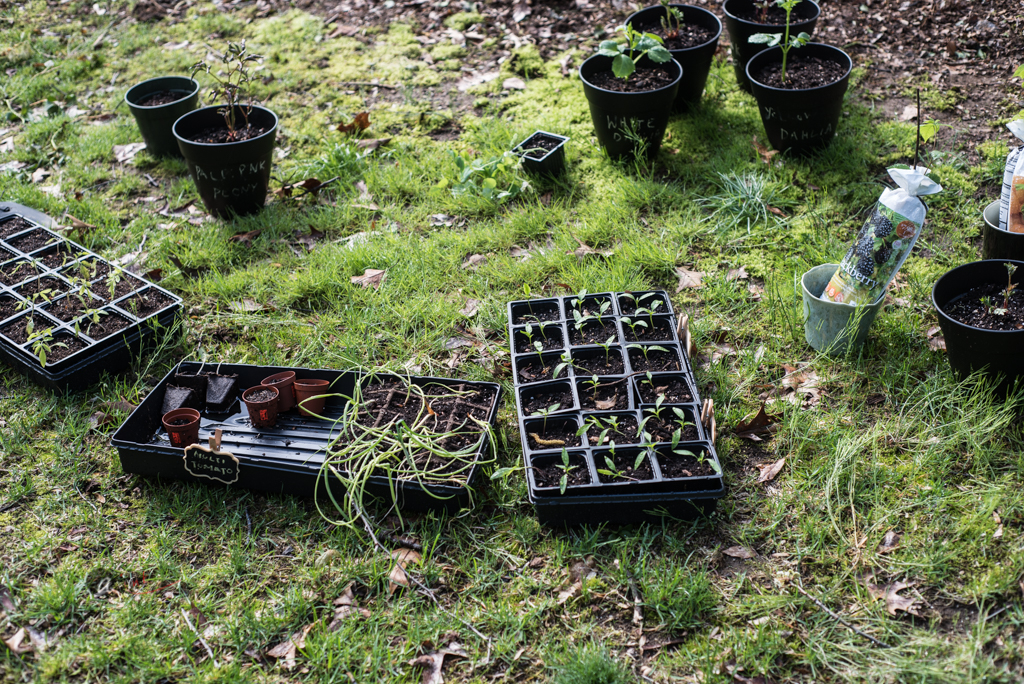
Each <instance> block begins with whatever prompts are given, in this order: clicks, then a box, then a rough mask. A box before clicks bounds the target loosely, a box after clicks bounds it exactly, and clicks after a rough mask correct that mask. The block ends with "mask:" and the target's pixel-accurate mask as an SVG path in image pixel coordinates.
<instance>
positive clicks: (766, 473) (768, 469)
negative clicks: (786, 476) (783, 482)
mask: <svg viewBox="0 0 1024 684" xmlns="http://www.w3.org/2000/svg"><path fill="white" fill-rule="evenodd" d="M784 465H786V459H785V458H780V459H779V460H778V461H776V462H775V463H765V464H764V465H759V466H757V469H758V470H760V471H761V475H760V476H759V477H758V478H757V481H758V483H761V482H771V481H772V480H774V479H775V476H776V475H778V474H779V472H780V471H781V470H782V466H784Z"/></svg>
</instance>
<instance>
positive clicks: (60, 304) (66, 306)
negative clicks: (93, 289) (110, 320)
mask: <svg viewBox="0 0 1024 684" xmlns="http://www.w3.org/2000/svg"><path fill="white" fill-rule="evenodd" d="M86 301H88V300H86ZM87 308H88V307H87V306H86V304H85V303H84V302H82V300H80V299H79V298H78V297H75V296H74V295H72V296H70V297H64V298H63V299H61V300H60V301H57V302H54V303H53V304H51V305H49V306H47V307H46V308H45V311H46V313H48V314H50V315H51V316H55V317H57V318H59V319H60V320H61V321H63V322H64V323H67V322H68V321H73V320H75V319H76V318H78V317H79V316H81V315H82V314H83V313H85V311H86V309H87Z"/></svg>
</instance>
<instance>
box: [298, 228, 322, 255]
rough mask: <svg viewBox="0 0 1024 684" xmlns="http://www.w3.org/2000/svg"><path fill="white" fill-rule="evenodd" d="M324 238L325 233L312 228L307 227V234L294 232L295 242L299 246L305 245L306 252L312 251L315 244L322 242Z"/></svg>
mask: <svg viewBox="0 0 1024 684" xmlns="http://www.w3.org/2000/svg"><path fill="white" fill-rule="evenodd" d="M324 237H326V233H324V232H323V231H319V230H317V229H316V228H314V227H313V226H310V227H309V232H308V233H300V232H298V231H295V242H296V243H298V244H300V245H305V246H306V249H307V250H312V249H313V248H314V247H316V243H318V242H320V241H321V240H323V239H324Z"/></svg>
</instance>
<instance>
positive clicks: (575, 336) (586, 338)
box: [569, 321, 619, 346]
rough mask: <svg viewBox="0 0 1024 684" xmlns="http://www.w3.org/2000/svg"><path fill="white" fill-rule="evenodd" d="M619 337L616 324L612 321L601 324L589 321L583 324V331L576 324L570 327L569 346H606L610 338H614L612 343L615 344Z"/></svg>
mask: <svg viewBox="0 0 1024 684" xmlns="http://www.w3.org/2000/svg"><path fill="white" fill-rule="evenodd" d="M618 336H619V335H618V331H617V330H616V329H615V324H614V323H612V322H611V321H604V322H601V323H599V322H598V321H587V322H586V323H584V324H583V328H582V329H581V328H577V327H576V324H575V323H573V324H572V325H570V326H569V344H571V345H573V346H576V345H581V344H604V343H605V342H607V341H608V338H609V337H611V338H612V342H615V340H616V339H617V338H618Z"/></svg>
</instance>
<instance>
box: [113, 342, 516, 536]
mask: <svg viewBox="0 0 1024 684" xmlns="http://www.w3.org/2000/svg"><path fill="white" fill-rule="evenodd" d="M285 371H294V372H295V374H296V378H298V379H306V380H326V381H328V382H329V385H328V386H327V389H325V390H324V393H325V394H327V401H326V403H325V406H324V408H323V410H322V411H320V412H319V413H318V414H317V415H315V416H303V415H301V414H300V413H299V410H298V407H295V408H293V409H291V410H288V411H284V412H279V413H278V416H277V423H276V424H275V426H274V427H271V428H256V427H253V425H252V423H251V421H250V419H249V414H248V412H247V411H246V409H245V407H244V406H243V405H242V404H241V403H240V401H239V399H240V397H241V395H242V393H243V392H244V391H245V390H247V389H248V388H250V387H254V386H258V385H260V383H261V381H262V380H263V379H265V378H267V377H269V376H271V375H274V374H277V373H282V372H285ZM203 372H216V373H217V374H219V375H221V376H225V375H231V376H236V378H237V382H236V389H235V392H234V396H232V397H231V398H230V401H229V402H227V403H226V404H218V405H215V406H208V405H203V404H200V416H201V418H200V432H199V441H200V442H201V443H205V442H206V441H207V439H208V438H209V437H210V436H211V435H213V434H214V433H215V432H216V430H218V429H219V430H220V431H221V449H222V450H223V451H227V452H229V453H230V454H232V455H233V456H234V457H235V458H237V459H238V479H237V481H235V482H232V483H231V486H234V487H240V488H247V489H254V490H259V491H267V492H275V493H284V494H295V495H301V496H316V497H317V498H318V501H319V503H320V505H321V507H324V506H326V507H330V506H332V505H337V506H339V513H340V514H341V515H342V517H343V518H344V519H345V520H350V519H351V515H352V514H353V513H354V511H356V510H363V507H364V503H363V502H364V501H368V500H370V499H380V500H383V501H384V502H385V504H386V505H388V506H390V505H394V504H397V505H399V506H400V507H402V508H404V509H406V510H446V511H449V512H455V511H458V510H460V509H462V508H465V507H467V506H469V505H470V504H471V501H472V498H471V495H472V491H473V489H474V487H475V486H476V484H477V483H478V482H479V480H480V469H481V466H482V465H484V464H485V462H487V461H488V460H489V459H490V458H492V454H493V444H494V441H493V435H492V432H491V430H492V428H493V426H494V424H495V421H496V420H497V411H498V405H499V400H500V388H499V386H498V385H496V384H493V383H480V382H467V381H462V380H450V379H445V378H423V377H415V376H413V377H406V376H397V375H386V374H369V373H363V372H359V371H340V370H324V369H320V370H311V369H305V368H285V367H269V366H251V365H243V364H209V363H208V364H205V365H202V364H199V363H192V362H186V363H182V364H180V366H178V367H175V369H173V370H172V371H171V372H170V373H169V374H168V375H167V377H165V378H164V379H163V380H162V381H161V383H160V384H159V385H158V386H157V387H156V389H154V391H153V393H152V394H150V396H149V397H147V398H146V399H145V400H144V401H143V402H142V404H140V406H139V408H138V409H136V411H135V412H134V413H133V414H132V415H131V416H130V417H129V418H128V420H127V421H125V423H124V424H123V425H122V426H121V428H120V429H119V430H118V431H117V433H116V434H115V435H114V440H113V443H114V445H115V446H116V447H117V448H118V452H119V454H120V458H121V464H122V467H123V468H124V470H125V472H132V473H139V474H143V475H147V476H153V477H161V478H171V479H179V480H186V481H193V482H205V483H210V480H209V479H207V478H203V477H202V476H197V475H195V474H193V473H191V472H190V471H189V470H188V469H186V468H185V466H184V463H183V459H182V455H183V451H182V449H178V448H174V447H171V445H170V441H169V440H168V437H167V435H166V433H165V432H164V431H163V429H162V426H161V424H160V417H161V415H162V414H161V411H162V410H163V399H164V394H165V392H166V391H167V388H168V387H171V386H174V384H173V383H175V382H176V380H175V376H176V375H178V374H180V375H184V376H196V375H199V374H201V373H203ZM215 484H216V483H215ZM353 495H354V496H355V497H356V498H352V496H353Z"/></svg>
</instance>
